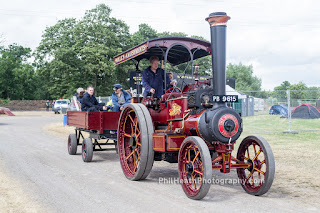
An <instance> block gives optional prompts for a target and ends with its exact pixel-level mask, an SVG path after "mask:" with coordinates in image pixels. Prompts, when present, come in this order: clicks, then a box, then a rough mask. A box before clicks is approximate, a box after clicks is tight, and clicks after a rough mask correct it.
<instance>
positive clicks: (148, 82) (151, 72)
mask: <svg viewBox="0 0 320 213" xmlns="http://www.w3.org/2000/svg"><path fill="white" fill-rule="evenodd" d="M149 61H150V66H149V67H148V68H146V69H145V70H144V71H143V73H142V86H143V87H144V92H143V97H144V98H145V97H147V96H151V95H152V94H153V97H157V98H160V97H161V95H163V84H164V70H163V69H161V68H158V64H159V58H158V57H157V56H151V57H150V59H149ZM166 78H167V79H166V81H167V86H166V88H167V89H168V88H169V87H170V85H173V84H174V82H171V80H170V78H169V75H168V74H166Z"/></svg>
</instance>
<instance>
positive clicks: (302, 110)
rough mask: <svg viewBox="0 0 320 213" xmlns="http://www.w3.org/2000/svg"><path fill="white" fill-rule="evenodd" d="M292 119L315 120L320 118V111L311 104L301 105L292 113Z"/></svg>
mask: <svg viewBox="0 0 320 213" xmlns="http://www.w3.org/2000/svg"><path fill="white" fill-rule="evenodd" d="M286 117H288V115H287V116H286ZM291 118H303V119H314V118H320V111H319V110H318V109H317V108H316V107H315V106H313V105H311V104H307V103H305V104H301V105H300V106H297V107H296V108H294V109H293V110H292V112H291Z"/></svg>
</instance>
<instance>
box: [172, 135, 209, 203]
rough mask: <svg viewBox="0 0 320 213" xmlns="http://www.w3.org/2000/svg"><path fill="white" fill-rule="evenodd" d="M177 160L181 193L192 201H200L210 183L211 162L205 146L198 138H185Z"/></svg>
mask: <svg viewBox="0 0 320 213" xmlns="http://www.w3.org/2000/svg"><path fill="white" fill-rule="evenodd" d="M178 158H179V159H178V168H179V176H180V182H181V185H182V189H183V191H184V192H185V194H186V195H187V196H188V197H189V198H191V199H193V200H200V199H202V198H203V197H205V196H206V195H207V193H208V191H209V189H210V185H211V181H212V162H211V156H210V152H209V149H208V146H207V144H206V143H205V142H204V141H203V140H202V139H201V138H200V137H197V136H191V137H187V138H186V139H184V141H183V143H182V144H181V147H180V150H179V157H178Z"/></svg>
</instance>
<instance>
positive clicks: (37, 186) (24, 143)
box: [0, 115, 320, 212]
mask: <svg viewBox="0 0 320 213" xmlns="http://www.w3.org/2000/svg"><path fill="white" fill-rule="evenodd" d="M57 122H61V124H62V116H61V115H58V116H48V117H47V116H39V115H37V116H31V115H30V116H26V115H24V116H15V117H8V116H7V117H0V135H1V139H0V147H1V148H0V160H1V164H0V170H1V173H0V174H1V175H0V195H1V198H0V212H128V211H130V212H147V211H153V212H199V211H201V212H212V211H214V212H248V211H250V212H297V210H299V212H319V211H320V209H319V208H316V207H314V206H312V205H308V204H304V203H301V202H298V201H296V200H294V199H291V198H289V197H288V196H287V195H285V194H279V193H278V192H277V191H275V190H272V191H271V192H269V193H267V194H266V195H265V196H262V197H254V196H251V195H248V194H246V193H245V192H244V191H243V189H242V188H241V186H239V185H237V184H236V185H232V184H224V185H219V184H214V185H212V186H211V188H210V191H209V193H208V195H207V196H206V197H205V199H203V200H202V201H193V200H190V199H188V198H187V197H186V196H185V194H184V193H183V191H182V189H181V186H180V185H179V184H176V183H172V182H170V183H168V182H166V183H165V180H167V181H170V180H174V179H175V178H177V177H178V170H177V164H169V163H166V162H155V163H154V167H153V169H152V171H151V174H150V176H149V177H148V178H147V179H146V180H145V181H134V182H133V181H128V180H127V179H126V178H125V177H124V175H123V174H122V170H121V167H120V164H119V160H118V156H117V154H116V153H115V152H100V153H94V157H93V162H91V163H84V162H82V159H81V155H80V150H78V154H77V155H76V156H70V155H68V153H67V146H66V139H67V135H65V138H61V137H60V136H61V135H62V134H65V133H64V131H69V130H68V129H67V128H65V129H63V131H62V132H61V133H57V135H53V134H48V132H45V131H44V130H43V128H44V127H45V126H46V129H50V128H52V125H54V124H50V123H57ZM48 125H49V127H48ZM50 125H51V126H50ZM61 128H63V127H62V126H61ZM58 135H60V136H58ZM214 174H215V178H216V179H218V180H219V182H220V183H221V182H223V181H224V182H228V180H229V179H231V180H233V179H235V178H236V174H235V173H234V172H232V173H230V174H228V175H222V174H220V173H217V172H215V173H214ZM13 178H14V179H13Z"/></svg>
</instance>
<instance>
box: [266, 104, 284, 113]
mask: <svg viewBox="0 0 320 213" xmlns="http://www.w3.org/2000/svg"><path fill="white" fill-rule="evenodd" d="M269 114H270V115H287V114H288V106H286V105H283V104H280V105H278V104H277V105H273V106H272V107H271V108H270V110H269Z"/></svg>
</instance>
